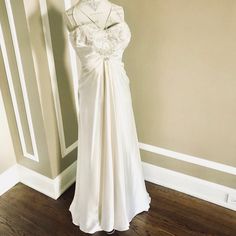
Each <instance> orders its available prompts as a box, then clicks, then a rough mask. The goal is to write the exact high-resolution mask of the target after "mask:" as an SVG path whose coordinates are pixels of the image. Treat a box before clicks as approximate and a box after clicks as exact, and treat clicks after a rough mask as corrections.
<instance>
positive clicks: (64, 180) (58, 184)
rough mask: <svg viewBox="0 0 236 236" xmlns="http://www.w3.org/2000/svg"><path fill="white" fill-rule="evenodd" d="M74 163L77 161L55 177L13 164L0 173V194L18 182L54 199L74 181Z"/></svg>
mask: <svg viewBox="0 0 236 236" xmlns="http://www.w3.org/2000/svg"><path fill="white" fill-rule="evenodd" d="M76 164H77V161H75V162H74V163H72V164H71V165H70V166H69V167H68V168H66V169H65V170H64V171H63V172H62V173H61V174H59V175H58V176H57V177H56V178H55V179H51V178H48V177H46V176H44V175H42V174H40V173H38V172H36V171H33V170H31V169H28V168H26V167H24V166H22V165H19V164H15V165H14V166H12V167H11V168H9V169H7V170H6V171H5V172H3V173H2V174H0V196H1V195H2V194H4V193H5V192H7V191H8V190H9V189H11V188H12V187H13V186H15V185H16V184H17V183H19V182H20V183H23V184H25V185H27V186H28V187H30V188H32V189H34V190H36V191H38V192H40V193H43V194H45V195H46V196H48V197H50V198H53V199H55V200H56V199H57V198H58V197H60V196H61V195H62V194H63V193H64V191H66V190H67V189H68V188H69V187H70V186H71V185H72V184H73V183H74V182H75V176H76Z"/></svg>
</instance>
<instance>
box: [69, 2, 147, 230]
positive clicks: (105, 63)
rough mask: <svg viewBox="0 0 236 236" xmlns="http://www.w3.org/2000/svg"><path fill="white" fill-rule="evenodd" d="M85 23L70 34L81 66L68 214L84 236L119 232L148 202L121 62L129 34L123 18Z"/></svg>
mask: <svg viewBox="0 0 236 236" xmlns="http://www.w3.org/2000/svg"><path fill="white" fill-rule="evenodd" d="M111 6H113V3H112V5H111ZM111 11H112V7H111V10H110V12H111ZM109 15H110V14H109ZM87 17H88V18H89V19H90V17H89V16H88V15H87ZM108 18H109V16H108ZM74 19H75V18H74ZM90 20H91V24H86V25H82V26H77V27H75V28H74V30H72V31H69V38H70V42H71V43H72V45H73V48H74V49H75V50H76V53H77V55H78V57H79V59H80V61H81V65H82V66H81V75H80V79H79V87H78V92H79V94H78V95H79V96H78V99H79V119H78V122H79V134H78V159H77V172H76V185H75V194H74V198H73V201H72V203H71V205H70V208H69V210H70V212H71V214H72V220H73V223H74V224H75V225H77V226H79V227H80V229H81V230H82V231H84V232H86V233H95V232H96V231H101V230H105V231H112V230H113V229H116V230H120V231H124V230H128V229H129V226H130V224H129V222H130V221H131V220H132V218H133V217H134V216H135V215H137V214H138V213H141V212H142V211H148V210H149V208H150V202H151V198H150V196H149V194H148V192H147V190H146V186H145V182H144V176H143V170H142V164H141V158H140V152H139V146H138V139H137V133H136V127H135V120H134V114H133V108H132V101H131V93H130V87H129V82H130V80H129V78H128V76H127V74H126V72H125V69H124V63H123V62H122V54H123V52H124V50H125V48H126V47H127V46H128V44H129V42H130V38H131V32H130V29H129V27H128V25H127V23H126V22H125V20H123V21H121V22H120V23H118V24H115V25H112V26H110V27H105V28H104V29H102V28H100V27H98V25H97V24H95V22H94V21H92V19H90ZM75 22H76V21H75Z"/></svg>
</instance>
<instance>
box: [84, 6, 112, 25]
mask: <svg viewBox="0 0 236 236" xmlns="http://www.w3.org/2000/svg"><path fill="white" fill-rule="evenodd" d="M79 11H81V12H82V13H83V14H84V15H85V16H86V17H88V19H89V20H90V21H92V23H94V24H95V25H96V26H97V27H98V28H99V29H106V26H107V22H108V20H109V18H110V15H111V11H112V4H111V7H110V11H109V14H108V16H107V19H106V22H105V27H104V28H102V27H101V26H100V25H98V24H97V23H96V22H95V21H94V20H93V19H91V18H90V17H89V15H87V14H86V13H85V12H84V11H82V10H81V9H79Z"/></svg>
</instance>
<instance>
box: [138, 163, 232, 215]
mask: <svg viewBox="0 0 236 236" xmlns="http://www.w3.org/2000/svg"><path fill="white" fill-rule="evenodd" d="M142 164H143V170H144V178H145V180H147V181H150V182H152V183H155V184H158V185H161V186H164V187H167V188H170V189H173V190H176V191H179V192H182V193H185V194H188V195H191V196H194V197H197V198H199V199H202V200H205V201H208V202H211V203H214V204H216V205H219V206H222V207H225V208H228V209H231V210H234V211H236V203H235V202H227V201H228V199H230V198H229V196H231V195H232V196H236V189H233V188H229V187H226V186H223V185H220V184H216V183H212V182H209V181H206V180H203V179H200V178H196V177H193V176H189V175H185V174H182V173H179V172H176V171H172V170H169V169H165V168H162V167H158V166H155V165H151V164H149V163H145V162H143V163H142Z"/></svg>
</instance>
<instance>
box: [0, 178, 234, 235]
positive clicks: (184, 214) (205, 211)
mask: <svg viewBox="0 0 236 236" xmlns="http://www.w3.org/2000/svg"><path fill="white" fill-rule="evenodd" d="M145 182H146V186H147V190H148V192H149V193H150V196H151V207H150V209H149V211H148V212H141V213H139V214H138V215H136V216H135V217H134V218H133V219H132V221H131V222H130V229H129V230H127V231H116V232H115V233H114V234H112V235H114V236H116V235H118V236H121V235H122V236H236V212H235V211H232V210H229V209H226V208H223V207H220V206H217V205H215V204H212V203H209V202H206V201H202V200H200V199H198V198H195V197H192V196H189V195H187V194H184V193H181V192H178V191H174V190H171V189H168V188H165V187H162V186H159V185H155V184H152V183H150V182H147V181H145ZM74 190H75V184H73V185H72V186H71V187H70V188H69V189H68V190H67V191H66V192H64V194H62V195H61V196H60V197H59V198H58V199H57V200H54V199H51V198H49V197H47V196H46V195H44V194H42V193H40V192H38V191H36V190H34V189H32V188H30V187H28V186H25V185H24V184H21V183H18V184H17V185H15V186H14V187H13V188H12V189H11V190H9V191H8V192H6V193H5V194H3V195H2V196H1V197H0V236H80V235H81V236H82V235H89V234H86V233H84V232H82V231H81V230H80V229H79V227H78V226H75V225H74V224H73V223H72V220H71V213H70V212H69V206H70V204H71V201H72V199H73V196H74ZM94 235H97V236H100V235H107V234H106V233H105V232H104V231H100V232H97V233H95V234H94Z"/></svg>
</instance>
